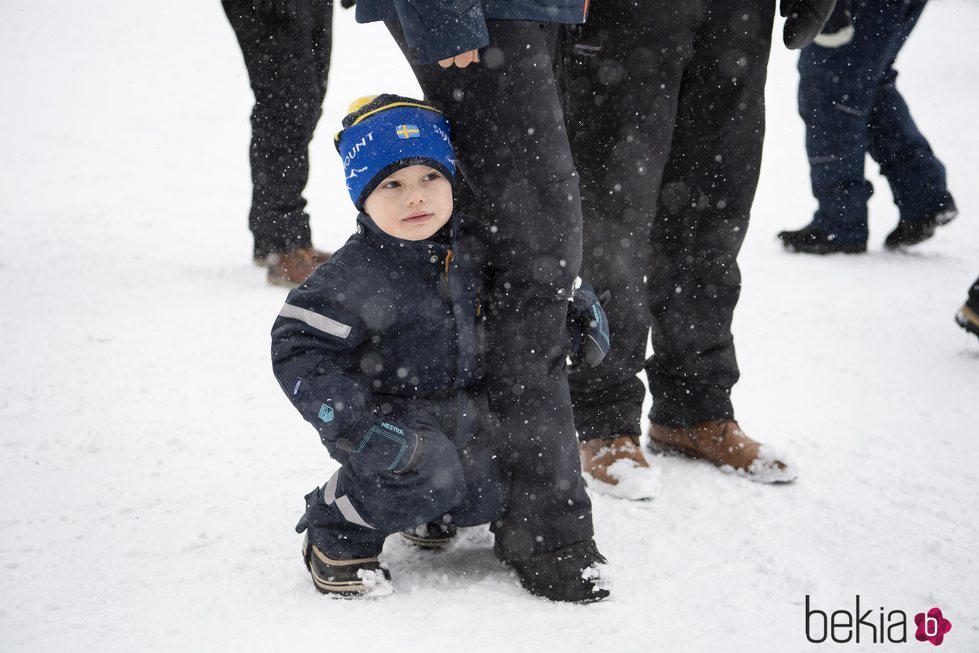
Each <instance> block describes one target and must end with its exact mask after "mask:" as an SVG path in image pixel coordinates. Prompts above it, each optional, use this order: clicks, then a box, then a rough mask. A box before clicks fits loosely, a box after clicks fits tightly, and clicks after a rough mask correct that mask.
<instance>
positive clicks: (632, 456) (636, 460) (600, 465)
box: [578, 435, 649, 485]
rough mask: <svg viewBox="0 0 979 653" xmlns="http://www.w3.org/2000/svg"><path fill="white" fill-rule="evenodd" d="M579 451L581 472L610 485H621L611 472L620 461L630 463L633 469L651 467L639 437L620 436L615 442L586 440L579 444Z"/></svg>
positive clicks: (600, 439)
mask: <svg viewBox="0 0 979 653" xmlns="http://www.w3.org/2000/svg"><path fill="white" fill-rule="evenodd" d="M578 451H579V453H581V471H583V472H585V473H586V474H591V477H592V478H594V479H595V480H596V481H601V482H602V483H608V484H609V485H618V484H619V479H618V478H616V477H615V476H613V475H612V474H611V473H610V472H609V467H611V466H612V465H613V464H615V463H617V462H618V461H620V460H627V461H629V462H630V463H631V464H632V466H633V467H649V463H647V462H646V458H645V456H643V455H642V450H641V449H640V448H639V436H637V435H620V436H619V437H617V438H615V439H614V440H606V439H604V438H595V439H594V440H586V441H584V442H579V443H578Z"/></svg>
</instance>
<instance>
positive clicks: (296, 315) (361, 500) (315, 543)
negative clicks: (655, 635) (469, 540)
mask: <svg viewBox="0 0 979 653" xmlns="http://www.w3.org/2000/svg"><path fill="white" fill-rule="evenodd" d="M343 127H344V128H343V130H342V131H341V132H340V133H338V134H337V137H336V145H337V150H338V151H339V153H340V155H341V157H342V158H343V165H344V169H345V172H346V175H347V189H348V191H349V193H350V197H351V199H352V200H353V202H354V206H355V207H356V208H357V209H358V210H359V211H360V212H361V213H360V215H359V216H358V217H357V233H356V234H354V235H353V236H351V238H350V239H349V240H348V241H347V243H346V244H345V245H344V246H343V247H342V248H340V249H339V250H338V251H337V252H336V253H335V254H334V255H333V257H332V258H331V259H330V260H329V261H328V262H327V263H325V264H323V265H321V266H320V267H319V268H317V269H316V271H315V272H313V274H312V275H311V276H310V277H309V279H307V280H306V282H305V283H304V284H302V285H301V286H300V287H299V288H297V289H295V290H293V291H291V292H290V293H289V296H288V298H287V300H286V303H285V305H284V306H283V308H282V310H281V311H280V313H279V316H278V318H277V319H276V321H275V324H274V326H273V329H272V364H273V370H274V372H275V375H276V378H277V379H278V381H279V383H280V385H281V386H282V389H283V391H285V393H286V394H287V395H288V397H289V399H290V400H291V401H292V403H293V405H295V406H296V408H297V409H298V410H299V412H300V413H301V414H302V416H303V417H304V418H305V419H306V420H307V421H308V422H310V423H311V424H312V425H313V426H314V427H315V428H316V430H317V431H318V432H319V434H320V439H321V440H322V442H323V444H324V445H326V448H327V450H328V451H329V452H330V455H331V456H332V457H333V458H334V459H335V460H337V461H338V462H340V463H341V465H342V466H341V468H340V469H339V470H338V471H337V472H336V473H335V474H334V475H333V477H332V478H331V479H330V480H329V481H328V482H327V484H326V485H325V486H323V487H321V488H316V489H315V490H313V491H312V492H311V493H309V494H308V495H306V506H307V507H306V513H305V515H304V516H303V518H302V519H301V521H300V523H299V525H298V526H297V531H298V532H303V531H306V536H305V538H304V543H303V556H304V559H305V562H306V566H307V568H308V569H309V571H310V573H311V575H312V578H313V583H314V584H315V586H316V588H317V589H318V590H319V591H320V592H322V593H325V594H334V595H343V596H356V595H364V594H374V595H376V594H387V593H390V591H391V589H392V586H391V576H390V573H389V572H388V570H387V569H385V568H384V567H382V566H381V564H380V563H379V561H378V554H379V553H380V552H381V549H382V547H383V544H384V540H385V538H386V537H387V536H388V535H390V534H392V533H397V532H401V533H402V534H403V535H404V536H405V537H406V538H407V539H408V540H409V541H411V542H413V543H415V544H418V545H419V546H422V547H426V548H441V547H442V546H444V545H445V544H447V543H448V542H449V541H450V540H451V538H452V537H453V535H454V534H455V532H456V528H457V526H474V525H477V524H485V523H488V522H491V521H493V520H494V519H496V518H498V517H499V516H500V515H501V514H503V513H504V512H505V510H506V502H507V499H508V490H509V488H508V475H507V470H506V469H504V468H503V465H502V464H501V460H502V459H503V457H502V456H501V455H499V451H498V446H497V442H496V439H495V437H494V431H493V428H492V423H491V421H490V418H489V409H488V406H487V400H486V398H485V392H482V391H481V389H480V387H479V382H480V368H479V363H480V354H481V341H482V338H481V322H482V316H483V315H485V309H484V307H482V306H481V305H480V297H481V296H482V294H481V289H482V285H483V281H482V275H483V268H484V260H483V258H482V256H481V254H480V248H479V247H478V245H477V243H480V242H486V236H485V234H480V235H479V237H477V235H476V234H477V231H478V230H479V229H480V228H481V225H480V224H479V223H478V222H476V221H473V220H471V219H467V218H465V217H463V216H461V215H458V214H453V180H454V174H455V159H454V155H453V151H452V146H451V143H450V138H449V125H448V122H447V121H446V120H445V118H444V117H443V116H442V114H441V113H440V112H439V111H438V110H436V109H435V107H434V106H432V105H430V104H427V103H425V102H422V101H418V100H413V99H410V98H403V97H399V96H394V95H381V96H377V97H374V98H364V99H363V101H361V102H359V103H355V105H354V106H352V107H351V113H350V114H349V115H348V116H346V118H344V120H343ZM569 306H571V308H572V310H571V311H569V326H570V327H571V331H572V333H574V334H575V336H576V337H573V338H572V339H573V340H574V341H575V342H576V343H577V344H579V345H580V346H579V347H577V358H578V359H579V361H582V362H583V364H590V365H597V363H598V362H600V360H601V358H602V357H603V356H604V351H606V350H607V347H608V340H607V329H606V328H605V320H604V314H603V313H601V306H600V305H599V303H598V301H597V299H595V298H594V293H593V292H590V289H589V288H588V287H584V288H581V289H579V291H578V292H577V296H576V298H575V300H574V301H573V302H571V303H570V304H569ZM592 311H596V313H594V315H595V316H597V317H598V318H599V319H590V318H589V317H588V316H589V315H592V314H593V313H592ZM581 546H584V547H585V548H590V549H592V550H594V543H591V542H586V543H582V544H581V545H580V546H579V548H581ZM561 560H562V557H561V555H560V552H555V553H554V554H553V555H550V556H548V557H546V558H542V559H538V560H531V561H528V562H527V563H526V564H520V565H516V564H515V565H514V568H515V569H516V571H517V573H518V575H519V577H520V579H521V582H522V583H523V585H524V587H526V588H527V589H528V590H529V591H531V592H532V593H535V594H538V595H542V596H545V597H547V598H552V599H557V600H566V601H581V602H585V601H594V600H598V599H601V598H604V597H605V596H607V594H608V592H607V591H606V590H605V589H603V588H602V587H601V586H600V585H601V583H600V579H599V577H598V573H597V569H598V566H599V565H601V564H602V563H604V562H605V560H604V558H602V557H601V555H600V554H598V552H597V551H594V555H592V556H591V557H590V558H589V559H588V560H587V564H581V563H580V561H581V557H580V556H577V557H576V558H575V560H578V561H579V564H578V567H577V568H575V569H568V568H566V567H567V565H564V566H562V565H561V564H560V561H561ZM583 572H584V576H583Z"/></svg>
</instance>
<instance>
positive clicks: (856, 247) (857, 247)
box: [778, 224, 867, 254]
mask: <svg viewBox="0 0 979 653" xmlns="http://www.w3.org/2000/svg"><path fill="white" fill-rule="evenodd" d="M778 237H779V240H781V241H782V244H783V245H785V249H787V250H789V251H790V252H797V253H800V254H860V253H861V252H866V251H867V243H866V242H852V243H848V242H844V241H841V240H840V239H839V237H838V236H836V235H835V234H827V233H823V232H822V231H820V230H819V229H816V227H814V226H813V225H812V224H808V225H806V226H805V227H803V228H802V229H797V230H795V231H780V232H779V234H778Z"/></svg>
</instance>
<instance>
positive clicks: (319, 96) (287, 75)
mask: <svg viewBox="0 0 979 653" xmlns="http://www.w3.org/2000/svg"><path fill="white" fill-rule="evenodd" d="M221 5H222V6H223V7H224V12H225V14H226V15H227V16H228V20H229V21H230V22H231V26H232V28H233V29H234V32H235V36H236V37H237V39H238V44H239V45H240V46H241V52H242V54H243V55H244V58H245V67H246V68H247V69H248V78H249V81H250V83H251V87H252V91H253V92H254V94H255V106H254V108H253V109H252V116H251V123H252V140H251V147H250V150H249V152H250V160H251V172H252V204H251V210H250V211H249V214H248V227H249V229H250V230H251V232H252V236H253V238H254V247H253V252H252V253H253V260H254V262H255V264H256V265H260V266H265V267H266V268H267V278H268V282H269V283H271V284H275V285H280V286H287V287H294V286H296V285H297V284H299V283H300V282H301V281H302V280H303V279H305V278H306V277H307V276H309V273H310V272H312V271H313V269H314V268H315V267H316V266H317V265H319V264H320V263H322V262H324V261H326V260H327V259H328V258H329V256H330V255H329V253H328V252H323V251H320V250H318V249H315V248H314V247H313V245H312V236H311V234H310V229H309V214H307V213H306V212H305V210H304V209H305V208H306V200H305V199H304V198H303V190H304V189H305V188H306V181H307V179H308V177H309V143H310V141H311V140H312V138H313V132H314V130H315V129H316V123H317V122H318V121H319V118H320V114H321V113H322V109H321V105H322V104H323V97H324V95H325V93H326V80H327V75H328V73H329V68H330V48H331V41H332V34H331V28H332V24H333V0H222V2H221Z"/></svg>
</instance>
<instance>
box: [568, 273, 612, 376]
mask: <svg viewBox="0 0 979 653" xmlns="http://www.w3.org/2000/svg"><path fill="white" fill-rule="evenodd" d="M576 281H580V284H579V285H578V286H577V287H576V288H575V289H574V294H573V295H572V300H571V303H570V304H569V305H568V320H567V325H568V334H569V335H570V336H571V352H570V358H571V371H573V372H582V371H585V370H588V369H591V368H595V367H598V366H599V365H600V364H601V362H602V360H603V359H604V358H605V355H606V354H608V350H609V347H610V346H611V338H610V334H609V328H608V317H607V316H606V315H605V309H603V308H602V304H603V303H604V302H606V301H608V299H609V296H610V293H609V292H608V291H607V290H606V291H605V292H604V293H602V297H601V298H599V297H596V296H595V290H594V289H593V288H592V287H591V285H590V284H588V283H587V282H584V281H581V280H580V279H578V280H576Z"/></svg>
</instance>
